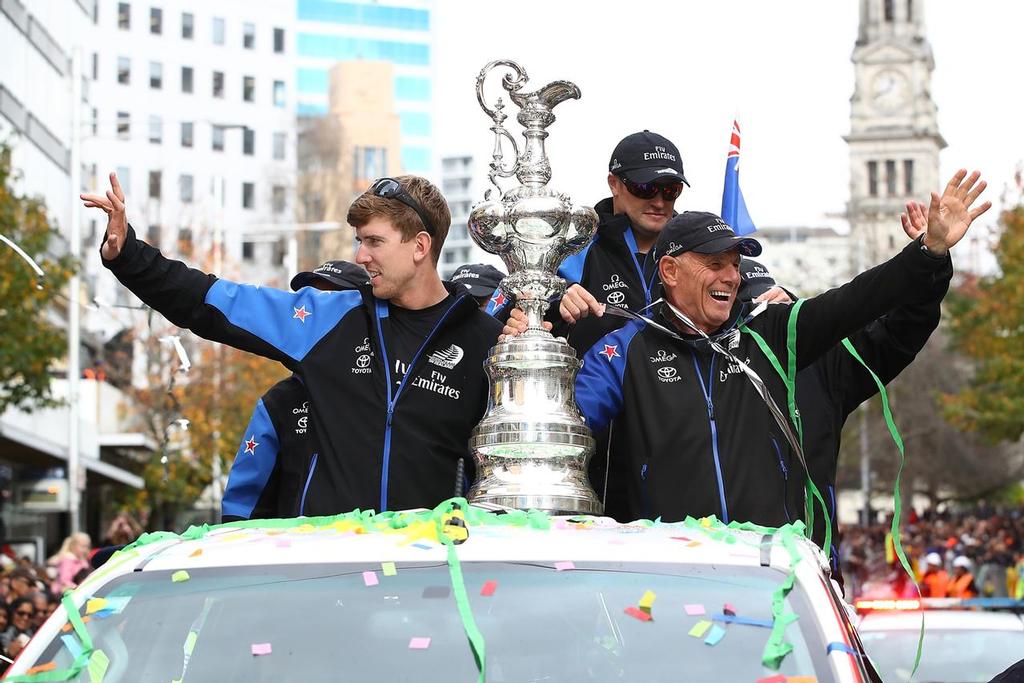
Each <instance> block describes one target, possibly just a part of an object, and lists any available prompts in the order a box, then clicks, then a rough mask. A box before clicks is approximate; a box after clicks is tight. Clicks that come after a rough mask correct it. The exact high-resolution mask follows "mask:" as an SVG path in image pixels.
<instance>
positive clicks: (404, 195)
mask: <svg viewBox="0 0 1024 683" xmlns="http://www.w3.org/2000/svg"><path fill="white" fill-rule="evenodd" d="M367 192H369V193H370V194H372V195H373V196H375V197H383V198H384V199H394V200H396V201H399V202H402V203H403V204H405V205H406V206H408V207H409V208H410V209H412V210H413V211H415V212H416V215H417V216H419V217H420V222H422V223H423V228H424V229H425V230H426V231H427V234H428V235H430V236H431V237H433V236H434V235H436V234H437V231H436V230H434V224H433V223H431V222H430V219H429V218H427V214H426V212H424V211H423V207H421V206H420V204H419V202H417V201H416V200H415V199H413V198H412V196H411V195H410V194H409V193H408V192H406V191H405V190H403V189H402V184H401V183H399V182H398V181H397V180H395V179H394V178H380V179H379V180H375V181H374V182H373V185H370V189H369V190H367Z"/></svg>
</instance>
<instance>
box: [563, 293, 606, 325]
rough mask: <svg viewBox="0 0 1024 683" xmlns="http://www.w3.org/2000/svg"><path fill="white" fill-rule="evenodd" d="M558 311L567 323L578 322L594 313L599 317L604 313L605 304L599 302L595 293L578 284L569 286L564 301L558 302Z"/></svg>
mask: <svg viewBox="0 0 1024 683" xmlns="http://www.w3.org/2000/svg"><path fill="white" fill-rule="evenodd" d="M558 312H559V313H561V314H562V319H563V320H565V322H567V323H578V322H579V321H580V320H582V319H583V318H586V317H587V316H588V315H590V314H591V313H593V314H594V315H596V316H597V317H599V318H600V317H601V316H602V315H604V304H602V303H600V302H598V300H597V299H595V298H594V295H593V294H591V293H590V292H588V291H587V290H585V289H584V288H583V287H581V286H580V285H578V284H573V285H570V286H569V289H568V290H566V292H565V294H563V295H562V301H561V303H559V304H558Z"/></svg>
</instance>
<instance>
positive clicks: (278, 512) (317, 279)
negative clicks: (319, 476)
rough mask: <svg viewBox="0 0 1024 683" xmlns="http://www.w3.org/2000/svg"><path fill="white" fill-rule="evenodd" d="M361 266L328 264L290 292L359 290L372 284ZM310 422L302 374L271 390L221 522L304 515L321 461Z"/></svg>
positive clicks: (248, 432)
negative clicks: (306, 487) (308, 486)
mask: <svg viewBox="0 0 1024 683" xmlns="http://www.w3.org/2000/svg"><path fill="white" fill-rule="evenodd" d="M369 282H370V276H369V275H368V274H367V272H366V270H364V269H363V267H362V266H357V265H356V264H354V263H350V262H348V261H325V262H324V263H321V264H320V265H319V266H317V267H316V268H314V269H313V270H309V271H305V272H302V273H299V274H297V275H296V276H295V277H293V278H292V281H291V288H292V291H293V292H297V291H299V290H300V289H302V288H303V287H315V288H316V289H320V290H323V291H339V292H340V291H345V290H358V289H359V288H360V287H362V286H365V285H367V284H369ZM319 450H320V449H319V448H318V447H317V445H316V437H315V435H314V433H313V424H312V420H311V419H310V410H309V392H308V391H306V387H305V385H303V383H302V380H301V379H300V378H299V376H298V375H294V374H293V375H292V376H291V377H288V378H287V379H283V380H281V381H280V382H278V383H277V384H275V385H274V386H272V387H271V388H270V389H269V390H268V391H267V392H266V393H265V394H263V396H261V397H260V400H259V401H257V402H256V407H255V409H254V410H253V413H252V417H251V418H249V424H248V425H246V427H245V431H244V432H243V434H242V440H241V444H240V445H239V447H238V450H236V451H235V459H234V462H233V463H232V465H231V471H230V472H229V473H228V481H227V485H226V486H225V487H224V497H223V499H222V501H221V521H222V522H235V521H239V520H243V519H274V518H281V517H294V516H296V515H302V514H303V512H304V507H305V499H304V498H303V496H302V492H303V484H304V483H305V481H306V479H307V478H308V477H309V474H310V473H311V472H315V468H314V462H315V461H316V459H318V458H319Z"/></svg>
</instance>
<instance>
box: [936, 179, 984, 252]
mask: <svg viewBox="0 0 1024 683" xmlns="http://www.w3.org/2000/svg"><path fill="white" fill-rule="evenodd" d="M965 177H966V180H965ZM980 177H981V174H980V173H978V172H977V171H974V172H973V173H971V175H970V176H968V175H967V170H966V169H960V170H959V171H957V172H956V173H955V174H954V175H953V177H952V178H951V179H950V181H949V183H947V184H946V189H945V191H944V192H943V193H942V196H941V197H939V195H938V193H937V192H932V201H931V205H930V206H929V207H928V227H927V229H926V231H925V234H924V245H925V246H926V247H928V251H930V252H932V253H933V254H935V255H937V256H942V255H944V254H945V253H946V251H947V250H949V248H950V247H952V246H953V245H955V244H956V243H957V242H959V241H960V240H961V238H963V236H964V235H965V234H966V233H967V229H968V228H970V227H971V223H973V222H974V219H975V218H977V217H978V216H980V215H981V214H983V213H985V212H986V211H988V210H989V209H990V208H992V202H985V203H984V204H982V205H981V206H978V207H976V208H974V209H972V208H971V204H973V203H974V202H975V201H976V200H977V199H978V196H979V195H981V193H982V192H984V190H985V188H986V187H987V186H988V183H986V182H985V181H984V180H982V181H981V182H978V178H980Z"/></svg>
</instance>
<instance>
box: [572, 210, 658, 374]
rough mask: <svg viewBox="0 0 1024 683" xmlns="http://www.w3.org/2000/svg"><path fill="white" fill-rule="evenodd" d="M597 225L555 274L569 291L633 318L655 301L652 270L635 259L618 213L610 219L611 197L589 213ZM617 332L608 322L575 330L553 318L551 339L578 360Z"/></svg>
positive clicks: (584, 323) (586, 322)
mask: <svg viewBox="0 0 1024 683" xmlns="http://www.w3.org/2000/svg"><path fill="white" fill-rule="evenodd" d="M594 210H595V211H597V215H598V217H599V219H600V222H599V223H598V225H597V232H596V233H595V235H594V239H593V240H591V242H590V244H588V245H587V246H586V247H584V248H583V249H582V250H581V251H580V252H579V253H576V254H573V255H572V256H570V257H568V258H566V259H565V260H564V261H562V265H561V266H559V268H558V274H559V275H560V276H561V277H563V278H565V280H566V282H568V283H569V284H570V285H571V284H573V283H579V284H580V285H581V286H582V287H583V288H584V289H586V290H587V291H588V292H590V293H591V294H593V295H594V298H595V299H597V300H598V301H600V302H603V303H609V304H613V305H615V306H618V307H620V308H626V309H629V310H631V311H634V312H637V313H639V312H640V311H641V309H643V308H644V307H645V306H648V305H649V304H650V303H651V302H652V301H655V300H657V299H658V298H659V297H660V296H661V282H660V281H659V280H658V267H657V264H656V263H655V261H654V259H653V258H652V257H651V256H650V255H649V254H648V255H647V257H646V258H644V259H643V260H641V259H639V258H637V257H636V255H635V254H636V251H637V246H636V239H635V238H634V237H633V230H632V228H631V227H630V224H629V217H628V216H626V214H624V213H618V214H616V213H612V200H611V197H609V198H607V199H602V200H601V201H600V202H598V203H597V205H596V206H595V207H594ZM621 326H622V319H621V318H616V317H614V316H602V317H600V318H597V317H594V316H588V317H586V318H584V319H583V320H580V321H579V322H578V323H576V324H575V325H572V326H570V325H568V324H566V323H565V322H562V321H561V320H560V318H559V323H558V324H556V325H555V329H554V330H553V333H554V334H555V335H556V336H564V337H565V338H566V341H568V342H569V344H570V345H571V346H572V347H573V348H574V349H576V353H578V354H579V355H580V356H582V355H583V354H584V353H586V352H587V351H588V350H589V349H590V347H591V346H593V345H594V343H595V342H596V341H597V340H598V339H600V338H601V337H603V336H604V335H606V334H608V333H609V332H611V331H612V330H615V329H616V328H619V327H621Z"/></svg>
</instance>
